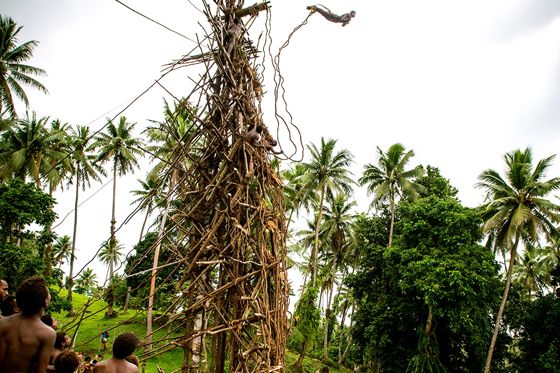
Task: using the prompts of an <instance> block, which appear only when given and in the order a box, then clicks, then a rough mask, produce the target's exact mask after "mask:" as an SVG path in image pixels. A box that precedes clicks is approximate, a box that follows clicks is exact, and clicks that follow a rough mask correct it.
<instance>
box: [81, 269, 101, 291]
mask: <svg viewBox="0 0 560 373" xmlns="http://www.w3.org/2000/svg"><path fill="white" fill-rule="evenodd" d="M96 278H97V275H96V274H95V273H93V270H92V269H91V268H86V269H85V270H84V271H83V272H82V273H81V274H80V276H79V277H78V279H77V280H76V291H77V292H78V293H80V294H85V295H88V296H92V295H93V292H94V290H95V288H96V287H97V280H96Z"/></svg>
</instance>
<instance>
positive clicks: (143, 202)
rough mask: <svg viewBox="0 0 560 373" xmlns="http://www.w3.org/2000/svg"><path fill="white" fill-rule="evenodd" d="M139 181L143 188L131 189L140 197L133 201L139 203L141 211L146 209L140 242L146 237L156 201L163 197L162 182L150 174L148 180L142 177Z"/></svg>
mask: <svg viewBox="0 0 560 373" xmlns="http://www.w3.org/2000/svg"><path fill="white" fill-rule="evenodd" d="M137 181H138V183H140V186H141V187H142V189H137V190H133V191H131V193H132V194H134V195H135V196H137V197H138V198H137V199H135V200H134V201H132V203H133V204H138V208H139V209H140V211H146V215H144V221H143V222H142V228H140V237H139V238H138V242H140V241H142V238H144V230H145V229H146V223H147V221H148V217H149V216H150V214H151V213H152V212H153V211H152V210H153V207H154V202H156V203H157V200H159V199H160V198H161V192H160V187H161V185H159V184H160V182H159V181H158V180H157V179H156V178H154V177H150V176H148V177H147V178H146V181H143V180H140V179H137Z"/></svg>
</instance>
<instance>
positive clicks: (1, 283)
mask: <svg viewBox="0 0 560 373" xmlns="http://www.w3.org/2000/svg"><path fill="white" fill-rule="evenodd" d="M8 295H10V292H9V287H8V283H7V282H6V280H4V279H2V278H0V304H1V303H2V302H4V299H6V297H7V296H8ZM1 317H2V312H1V311H0V318H1Z"/></svg>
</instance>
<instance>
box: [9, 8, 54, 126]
mask: <svg viewBox="0 0 560 373" xmlns="http://www.w3.org/2000/svg"><path fill="white" fill-rule="evenodd" d="M21 29H22V26H19V27H18V26H17V24H16V23H15V22H14V20H13V19H11V18H10V17H7V16H3V15H0V114H4V111H5V112H7V113H8V114H9V115H10V116H11V117H15V116H16V110H15V107H14V97H18V98H19V99H20V100H22V101H23V103H24V104H25V105H26V106H29V101H28V99H27V94H26V93H25V91H24V90H23V88H22V87H21V85H22V84H24V85H28V86H31V87H34V88H37V89H39V90H40V91H42V92H45V93H47V89H46V88H45V87H44V86H43V85H42V84H41V83H39V82H38V81H37V80H35V79H34V78H33V76H42V75H45V71H44V70H42V69H39V68H37V67H33V66H29V65H28V64H27V63H26V62H27V60H29V59H30V58H31V57H33V50H34V49H35V47H36V46H37V45H38V44H39V42H37V41H35V40H31V41H28V42H25V43H23V44H19V45H18V41H19V40H18V34H19V32H20V31H21Z"/></svg>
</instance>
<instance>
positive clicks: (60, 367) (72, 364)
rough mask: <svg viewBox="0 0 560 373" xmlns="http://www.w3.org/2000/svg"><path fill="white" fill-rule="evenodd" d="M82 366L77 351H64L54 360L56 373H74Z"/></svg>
mask: <svg viewBox="0 0 560 373" xmlns="http://www.w3.org/2000/svg"><path fill="white" fill-rule="evenodd" d="M79 366H80V357H79V356H78V354H77V353H76V352H75V351H72V350H64V351H62V352H61V353H60V354H59V355H58V356H57V357H56V359H55V360H54V368H55V369H56V373H74V372H75V371H76V369H78V367H79Z"/></svg>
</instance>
